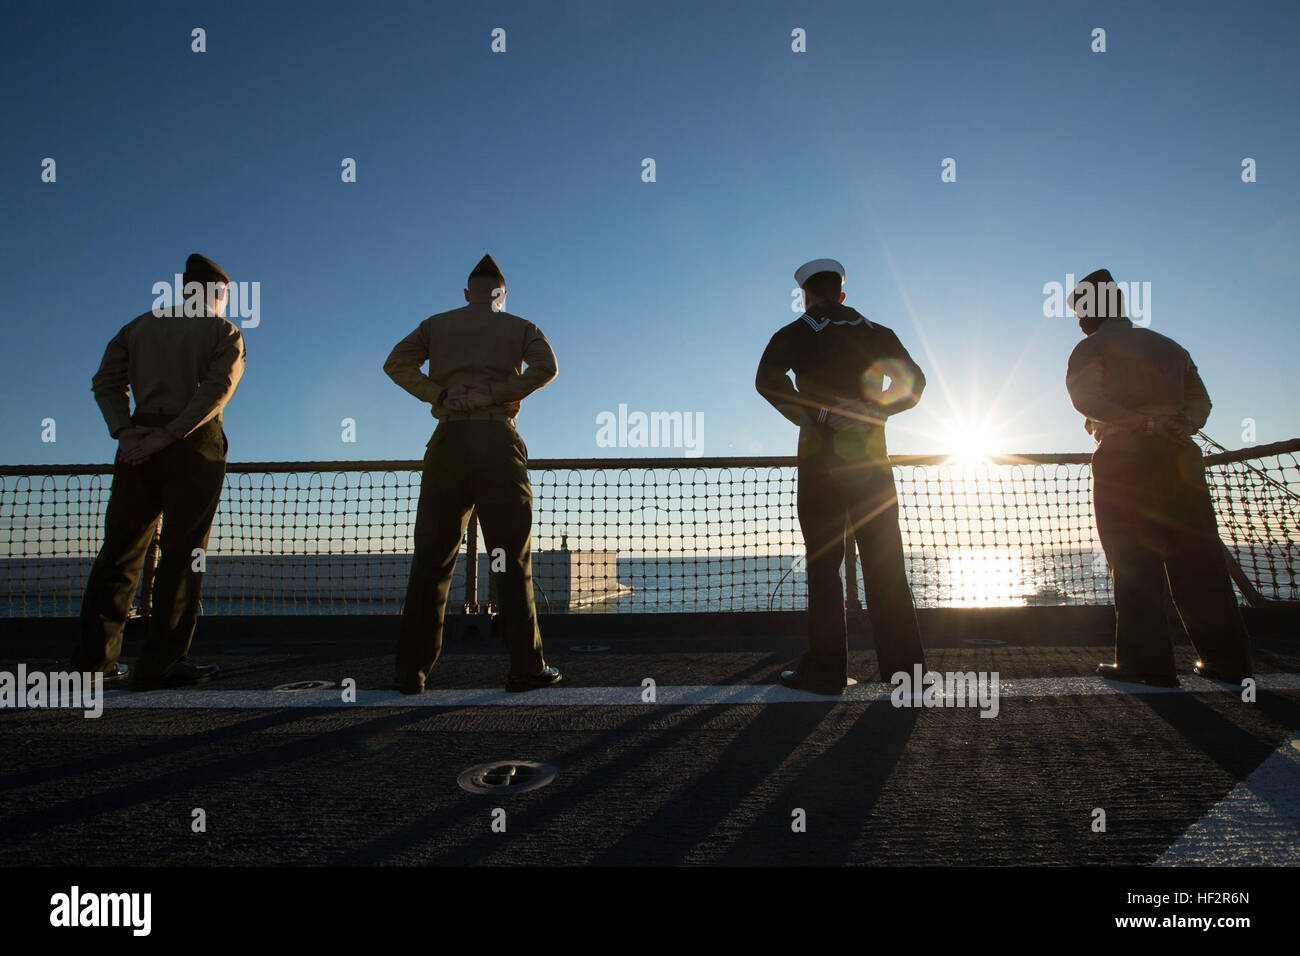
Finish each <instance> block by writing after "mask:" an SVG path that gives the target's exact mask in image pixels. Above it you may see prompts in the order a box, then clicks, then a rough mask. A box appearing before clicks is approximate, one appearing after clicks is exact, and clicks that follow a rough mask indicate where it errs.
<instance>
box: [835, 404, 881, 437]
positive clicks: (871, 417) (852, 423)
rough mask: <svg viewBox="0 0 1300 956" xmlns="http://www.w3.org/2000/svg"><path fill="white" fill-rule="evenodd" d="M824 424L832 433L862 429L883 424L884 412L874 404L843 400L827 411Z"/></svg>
mask: <svg viewBox="0 0 1300 956" xmlns="http://www.w3.org/2000/svg"><path fill="white" fill-rule="evenodd" d="M827 412H828V414H827V416H826V424H827V425H829V426H830V428H831V430H832V431H840V430H841V429H845V428H852V429H862V430H865V429H867V428H870V427H872V426H873V425H883V424H884V423H885V413H884V410H883V409H882V408H881V407H880V406H879V405H877V404H876V403H875V402H869V401H866V400H862V401H852V400H850V399H843V400H841V401H838V402H836V403H835V405H834V406H832V407H831V408H830V409H828V410H827Z"/></svg>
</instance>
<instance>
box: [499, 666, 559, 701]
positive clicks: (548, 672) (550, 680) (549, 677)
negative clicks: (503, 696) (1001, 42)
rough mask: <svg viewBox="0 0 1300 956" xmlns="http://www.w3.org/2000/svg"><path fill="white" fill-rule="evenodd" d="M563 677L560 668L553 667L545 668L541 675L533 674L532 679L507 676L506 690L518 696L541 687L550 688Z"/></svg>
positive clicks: (513, 675)
mask: <svg viewBox="0 0 1300 956" xmlns="http://www.w3.org/2000/svg"><path fill="white" fill-rule="evenodd" d="M563 676H564V675H563V674H561V673H560V669H559V668H558V667H551V666H547V667H543V668H542V670H541V673H539V674H533V675H532V676H531V677H520V676H519V675H518V674H507V675H506V690H507V691H509V692H510V693H512V694H518V693H521V692H522V691H526V690H537V688H539V687H550V686H551V685H552V684H558V683H559V682H560V680H561V678H562V677H563Z"/></svg>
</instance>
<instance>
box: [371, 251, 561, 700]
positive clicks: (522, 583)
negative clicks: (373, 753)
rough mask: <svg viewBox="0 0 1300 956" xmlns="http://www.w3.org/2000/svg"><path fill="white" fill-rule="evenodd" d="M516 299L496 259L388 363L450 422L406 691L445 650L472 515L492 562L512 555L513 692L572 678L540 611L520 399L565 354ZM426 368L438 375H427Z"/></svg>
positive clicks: (504, 584) (419, 513)
mask: <svg viewBox="0 0 1300 956" xmlns="http://www.w3.org/2000/svg"><path fill="white" fill-rule="evenodd" d="M505 296H506V281H505V277H504V276H502V274H501V270H500V269H498V268H497V264H496V263H495V262H493V261H492V257H491V256H484V257H483V258H482V260H480V262H479V263H478V265H476V266H475V267H474V271H473V272H471V273H470V275H469V280H468V282H467V288H466V289H465V301H466V302H467V303H468V305H466V306H464V307H463V308H460V309H453V310H452V311H450V312H442V313H439V314H438V315H433V316H430V317H429V318H427V319H425V320H424V321H423V322H421V323H420V325H419V327H418V328H416V330H415V331H414V332H412V333H411V334H410V335H408V336H407V337H406V338H404V339H403V340H402V341H401V342H399V343H398V344H397V346H396V347H395V348H394V349H393V351H392V354H391V355H389V356H388V360H387V361H386V362H385V363H384V371H385V372H387V373H388V375H389V377H391V378H392V380H393V381H394V382H396V383H397V384H398V385H400V386H402V388H404V389H406V390H407V391H408V392H410V393H411V394H412V395H414V396H415V397H416V398H418V399H420V400H421V401H424V402H428V403H429V404H430V405H431V406H432V407H431V411H432V414H433V416H434V417H435V418H437V419H438V427H437V428H436V429H435V430H434V433H433V437H432V438H431V439H430V440H429V444H428V447H427V449H426V451H425V455H424V473H423V475H422V477H421V479H420V501H419V504H418V505H417V508H416V515H415V556H414V559H413V560H412V562H411V577H410V583H409V584H408V586H407V590H406V605H405V607H404V609H403V612H402V624H401V632H400V636H399V638H398V642H397V680H396V686H397V689H398V690H400V691H402V692H403V693H406V694H418V693H420V692H421V691H423V690H424V684H425V681H426V680H427V679H428V676H429V672H430V671H432V670H433V665H434V664H435V663H437V660H438V656H439V655H440V654H441V653H442V627H443V615H444V613H445V612H446V608H447V592H448V591H449V590H450V588H451V575H452V571H453V570H455V567H456V555H457V553H458V552H459V551H460V543H461V539H462V538H463V537H464V534H465V527H466V524H467V523H468V519H469V514H470V510H471V509H472V508H477V509H478V517H479V520H480V521H481V522H482V525H483V536H484V538H485V539H486V543H487V547H488V553H489V555H492V554H493V553H494V552H496V551H497V549H501V551H503V552H504V557H505V572H504V574H502V575H501V577H500V578H499V579H498V589H497V595H498V598H499V602H500V608H501V625H502V630H503V632H504V635H505V639H506V646H507V647H508V649H509V652H510V670H509V673H508V674H507V675H506V690H508V691H525V690H532V689H533V688H537V687H547V686H549V685H551V684H554V683H556V682H557V681H559V680H560V672H559V670H558V669H557V668H554V667H550V666H548V665H547V664H546V661H545V659H544V658H543V656H542V639H541V634H540V633H539V631H538V628H537V611H536V608H535V607H534V606H533V580H532V579H533V573H532V522H533V493H532V486H531V484H530V483H529V481H528V448H527V446H526V445H524V440H523V439H522V438H520V437H519V433H518V432H517V431H515V416H516V415H518V414H519V403H520V401H521V400H522V399H523V398H524V397H526V396H527V395H530V394H532V393H533V392H534V391H536V390H537V389H539V388H541V387H542V386H543V385H545V384H546V383H547V382H549V381H551V379H553V378H555V374H556V366H555V353H554V352H553V351H551V345H550V343H549V342H547V341H546V336H545V335H543V334H542V331H541V329H539V328H538V327H537V326H535V325H533V323H531V322H529V321H527V320H526V319H523V318H520V317H519V316H517V315H511V314H510V313H509V312H505V311H503V309H504V307H505ZM425 362H428V363H429V373H428V375H425V374H424V373H423V372H422V371H421V370H420V369H421V366H422V365H423V364H424V363H425ZM525 364H526V365H527V366H528V368H527V371H521V369H522V368H523V366H524V365H525ZM469 560H471V561H474V560H477V558H476V557H475V556H474V555H470V556H469Z"/></svg>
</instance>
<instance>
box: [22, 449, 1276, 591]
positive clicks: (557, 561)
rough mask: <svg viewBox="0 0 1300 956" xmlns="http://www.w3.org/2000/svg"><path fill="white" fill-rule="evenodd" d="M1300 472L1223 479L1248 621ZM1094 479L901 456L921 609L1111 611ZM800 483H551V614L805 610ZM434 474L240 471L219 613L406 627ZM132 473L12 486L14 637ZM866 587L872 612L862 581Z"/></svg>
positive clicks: (710, 474)
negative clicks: (379, 618) (345, 617)
mask: <svg viewBox="0 0 1300 956" xmlns="http://www.w3.org/2000/svg"><path fill="white" fill-rule="evenodd" d="M1298 456H1300V439H1295V440H1291V441H1287V442H1279V443H1276V444H1272V445H1263V446H1256V447H1251V448H1243V449H1240V450H1237V451H1232V452H1223V453H1216V454H1212V455H1209V456H1207V457H1206V458H1205V463H1206V466H1207V468H1206V473H1207V480H1208V482H1209V486H1210V489H1211V493H1212V496H1213V500H1214V506H1215V509H1216V512H1217V515H1218V520H1219V528H1220V535H1221V537H1222V539H1223V542H1224V544H1225V546H1226V548H1227V550H1228V553H1229V554H1230V555H1231V556H1232V558H1233V559H1234V562H1233V570H1234V580H1235V581H1236V584H1237V587H1238V589H1239V592H1240V593H1241V594H1242V595H1243V597H1244V599H1245V600H1246V602H1247V603H1255V604H1258V603H1267V602H1270V601H1278V600H1282V601H1294V600H1297V599H1300V460H1298ZM1089 459H1090V456H1089V455H1087V454H1046V455H1035V454H1026V455H1000V456H992V457H990V458H988V459H984V460H981V461H973V462H971V461H954V460H952V459H951V458H949V457H948V456H944V455H898V456H894V457H893V459H892V463H893V467H894V477H895V482H896V484H897V487H898V493H899V509H900V517H899V523H900V527H901V530H902V535H903V544H904V549H905V555H906V564H907V573H908V578H909V580H910V582H911V585H912V590H913V594H914V597H915V600H916V604H917V606H918V607H979V606H1015V605H1035V604H1044V605H1062V604H1108V603H1110V602H1111V599H1112V597H1111V589H1110V578H1109V569H1108V567H1107V564H1106V560H1105V556H1104V554H1103V553H1102V550H1101V546H1100V542H1099V541H1098V539H1097V534H1096V528H1095V525H1094V522H1093V513H1092V482H1091V472H1090V468H1089ZM795 465H796V463H795V460H794V459H793V458H786V457H759V458H676V459H669V458H641V459H617V458H615V459H545V460H543V459H538V460H534V461H532V462H530V464H529V470H530V475H531V479H532V483H533V495H534V519H533V538H532V542H533V578H534V588H535V596H536V601H537V605H538V610H539V611H540V612H541V613H542V614H546V613H557V612H567V613H606V614H619V613H629V612H662V611H707V612H733V611H768V610H787V611H788V610H800V609H803V608H805V607H806V606H807V586H806V577H805V574H804V570H803V551H804V546H803V538H802V536H801V534H800V530H799V522H798V517H797V513H796V467H795ZM419 469H420V462H418V461H361V462H257V463H230V464H229V465H228V466H227V475H226V480H225V488H224V493H223V495H222V499H221V504H220V507H219V509H218V511H217V516H216V519H215V521H214V524H213V529H212V534H211V536H210V538H209V542H208V548H207V553H206V556H205V563H204V578H203V603H202V609H203V613H205V614H396V613H400V611H401V607H402V603H403V599H404V597H405V594H406V587H407V576H408V570H409V567H410V552H411V546H412V545H411V535H412V530H413V526H414V521H415V508H416V502H417V500H418V497H419V488H420V470H419ZM112 471H113V469H112V466H111V465H64V466H48V467H46V466H3V467H0V542H3V544H2V545H0V617H44V616H69V615H76V614H78V613H79V611H80V605H81V596H82V591H83V589H84V587H85V581H86V575H87V573H88V571H89V569H90V565H91V563H92V561H93V559H94V557H95V555H96V553H97V551H98V549H99V546H100V543H101V534H102V531H103V517H104V508H105V505H106V503H107V500H108V494H109V490H110V487H111V482H112ZM490 545H491V542H489V541H484V540H483V539H482V538H481V536H479V537H477V540H475V538H473V537H471V538H470V539H469V540H468V541H467V542H466V543H465V544H463V546H462V551H461V554H460V556H459V558H458V560H457V565H456V574H455V576H454V577H453V581H452V588H453V590H452V603H451V604H450V605H449V610H456V609H458V607H459V605H460V604H461V603H462V602H463V601H472V602H479V603H482V604H487V603H489V602H490V600H491V598H492V587H493V581H492V578H493V574H492V573H491V570H492V569H491V564H490V562H489V555H488V554H487V549H488V548H489V547H490ZM471 546H472V547H473V550H474V553H475V555H476V561H475V562H474V563H473V564H472V565H471V564H470V562H468V561H467V560H466V558H467V554H468V551H469V548H470V547H471ZM152 560H153V555H151V556H150V562H149V563H150V564H151V563H152ZM467 570H468V571H469V574H468V575H467V574H466V572H467ZM467 577H468V579H469V580H468V581H467ZM148 578H149V575H148V574H147V573H146V574H144V575H142V586H141V594H140V599H139V601H140V604H141V605H142V606H143V607H145V608H147V606H148V585H149V580H148ZM850 579H851V581H852V582H853V583H854V584H855V586H856V590H857V593H858V599H859V601H861V600H863V599H864V598H865V595H864V594H863V593H862V584H861V581H860V579H859V575H857V574H853V573H851V574H850ZM467 585H468V586H469V587H468V590H471V591H472V593H468V594H467V593H466V592H467Z"/></svg>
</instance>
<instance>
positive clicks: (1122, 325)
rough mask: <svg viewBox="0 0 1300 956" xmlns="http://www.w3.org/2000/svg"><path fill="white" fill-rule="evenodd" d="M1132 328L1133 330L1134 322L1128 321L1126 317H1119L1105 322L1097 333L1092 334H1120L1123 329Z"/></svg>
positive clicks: (1098, 328)
mask: <svg viewBox="0 0 1300 956" xmlns="http://www.w3.org/2000/svg"><path fill="white" fill-rule="evenodd" d="M1131 328H1133V320H1132V319H1126V318H1125V317H1124V316H1122V315H1119V316H1114V317H1112V318H1109V319H1106V320H1105V321H1103V322H1102V323H1101V325H1099V326H1097V331H1096V332H1094V333H1092V334H1093V335H1098V334H1100V333H1102V332H1119V331H1121V330H1123V329H1131Z"/></svg>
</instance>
